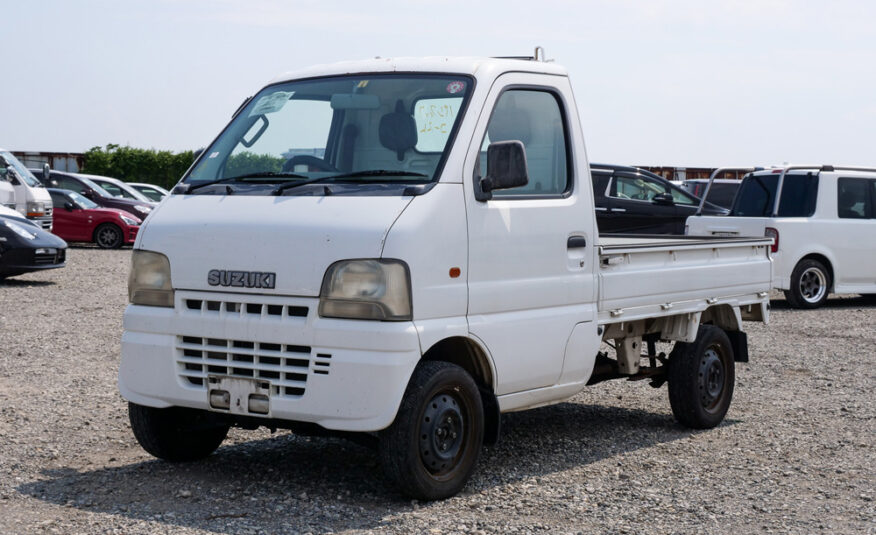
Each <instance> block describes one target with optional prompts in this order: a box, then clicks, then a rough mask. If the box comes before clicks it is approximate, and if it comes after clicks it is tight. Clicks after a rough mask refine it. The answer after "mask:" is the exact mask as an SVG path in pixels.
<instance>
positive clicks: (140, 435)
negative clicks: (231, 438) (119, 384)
mask: <svg viewBox="0 0 876 535" xmlns="http://www.w3.org/2000/svg"><path fill="white" fill-rule="evenodd" d="M128 417H129V418H130V420H131V429H132V430H133V431H134V436H135V437H136V438H137V442H139V443H140V446H142V447H143V449H144V450H146V451H147V452H148V453H150V454H152V455H154V456H155V457H158V458H159V459H164V460H165V461H171V462H182V461H196V460H198V459H203V458H204V457H207V456H208V455H210V454H211V453H213V452H214V451H216V448H218V447H219V445H220V444H222V441H223V440H225V436H226V435H227V434H228V426H227V425H224V424H219V423H217V422H216V421H215V420H214V419H213V418H211V415H210V414H209V413H206V412H204V411H198V410H195V409H187V408H183V407H169V408H166V409H156V408H154V407H144V406H143V405H137V404H136V403H128Z"/></svg>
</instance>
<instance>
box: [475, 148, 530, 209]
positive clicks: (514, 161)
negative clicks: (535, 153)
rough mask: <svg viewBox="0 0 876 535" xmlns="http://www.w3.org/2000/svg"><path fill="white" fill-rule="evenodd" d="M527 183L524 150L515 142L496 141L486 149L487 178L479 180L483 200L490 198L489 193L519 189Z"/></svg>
mask: <svg viewBox="0 0 876 535" xmlns="http://www.w3.org/2000/svg"><path fill="white" fill-rule="evenodd" d="M528 183H529V171H528V170H527V166H526V148H525V147H524V146H523V143H522V142H520V141H517V140H511V141H496V142H495V143H490V146H489V147H487V176H486V177H484V178H482V179H481V180H480V186H481V188H480V189H481V191H482V192H483V198H479V199H478V200H484V201H485V200H488V199H491V198H492V195H490V192H492V191H495V190H499V189H510V188H519V187H520V186H525V185H527V184H528Z"/></svg>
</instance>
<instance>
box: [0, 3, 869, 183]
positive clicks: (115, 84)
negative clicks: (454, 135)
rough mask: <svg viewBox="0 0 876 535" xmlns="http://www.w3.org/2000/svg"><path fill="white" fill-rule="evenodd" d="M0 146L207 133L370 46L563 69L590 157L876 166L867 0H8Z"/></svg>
mask: <svg viewBox="0 0 876 535" xmlns="http://www.w3.org/2000/svg"><path fill="white" fill-rule="evenodd" d="M0 5H2V12H3V19H4V24H3V28H2V30H0V37H2V38H0V43H2V44H0V46H2V49H3V52H4V53H3V63H4V66H5V67H6V68H5V76H4V83H3V84H0V103H2V104H0V106H2V107H0V109H2V111H3V113H2V115H3V118H2V122H0V147H4V148H7V149H11V150H32V151H72V152H79V151H85V150H87V149H88V148H90V147H92V146H95V145H105V144H107V143H118V144H130V145H132V146H135V147H145V148H149V147H152V148H157V149H169V150H174V151H177V150H184V149H194V148H198V147H202V146H204V145H206V144H207V143H209V142H210V141H211V140H212V139H213V137H215V135H216V134H217V133H218V132H219V130H220V129H221V128H222V127H223V126H224V125H225V124H226V123H227V121H228V120H229V118H230V116H231V114H232V113H233V112H234V110H235V109H236V108H237V106H238V105H239V104H240V102H241V101H242V100H243V99H244V98H245V97H247V96H249V95H251V94H253V93H254V92H255V91H257V90H258V89H259V88H260V87H261V86H262V85H264V84H265V83H266V82H267V81H268V80H269V79H271V78H273V77H274V76H275V75H277V74H279V73H281V72H284V71H288V70H292V69H297V68H301V67H305V66H308V65H312V64H316V63H326V62H333V61H341V60H348V59H363V58H369V57H373V56H378V55H379V56H382V57H389V56H422V55H465V56H471V55H483V56H496V55H528V54H531V53H532V49H533V47H534V46H535V45H542V46H544V47H545V49H546V50H547V55H548V57H549V58H554V59H555V60H556V61H557V62H558V63H561V64H563V65H565V66H566V67H567V68H568V69H569V72H570V75H571V78H572V84H573V86H574V88H575V92H576V100H577V103H578V107H579V115H580V118H581V121H582V125H583V129H584V134H585V136H586V140H587V148H588V153H589V156H590V159H591V160H592V161H599V162H609V163H620V164H643V165H657V164H665V165H704V166H717V165H727V164H739V165H768V164H777V163H782V162H793V163H801V162H802V163H835V164H836V163H843V164H859V165H867V164H869V165H873V164H876V32H874V30H873V28H872V25H873V21H874V20H876V2H869V1H864V0H859V1H833V2H825V1H824V0H820V1H802V0H800V1H793V0H785V1H783V0H753V1H738V0H722V1H708V0H697V1H693V0H690V1H689V0H675V1H671V0H643V1H633V0H613V1H612V0H580V1H571V0H569V1H562V0H539V1H528V2H517V1H503V2H474V1H471V0H469V1H457V0H441V1H422V2H416V1H413V0H408V1H403V2H398V1H388V0H371V1H369V2H361V1H356V2H332V1H329V0H319V1H281V0H248V1H243V0H213V1H207V0H152V1H140V0H131V1H121V0H110V1H99V0H92V1H56V0H44V1H30V2H23V1H20V0H0Z"/></svg>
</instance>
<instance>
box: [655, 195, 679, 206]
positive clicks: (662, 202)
mask: <svg viewBox="0 0 876 535" xmlns="http://www.w3.org/2000/svg"><path fill="white" fill-rule="evenodd" d="M651 202H652V203H654V204H656V205H659V206H675V199H673V198H672V194H671V193H661V194H659V195H655V196H654V197H653V198H652V199H651Z"/></svg>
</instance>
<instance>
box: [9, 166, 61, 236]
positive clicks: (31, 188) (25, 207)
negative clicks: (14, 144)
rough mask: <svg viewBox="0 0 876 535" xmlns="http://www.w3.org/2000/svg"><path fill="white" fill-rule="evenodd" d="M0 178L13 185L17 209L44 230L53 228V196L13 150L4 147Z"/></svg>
mask: <svg viewBox="0 0 876 535" xmlns="http://www.w3.org/2000/svg"><path fill="white" fill-rule="evenodd" d="M0 180H5V181H6V182H7V183H9V184H10V185H11V186H12V188H13V190H14V192H15V209H16V210H18V211H19V212H20V213H22V214H23V215H24V216H25V217H27V218H28V219H30V220H32V221H34V222H35V223H36V224H37V225H39V227H40V228H42V229H43V230H46V231H51V230H52V198H51V197H50V196H49V192H47V191H46V188H45V187H44V186H43V185H42V184H41V183H40V181H39V180H37V179H36V177H34V176H33V174H31V172H30V171H29V170H28V169H27V167H25V166H24V165H23V164H22V163H21V162H19V161H18V159H17V158H16V157H15V156H14V155H13V154H12V153H11V152H9V151H6V150H3V149H0ZM0 194H2V193H0Z"/></svg>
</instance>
